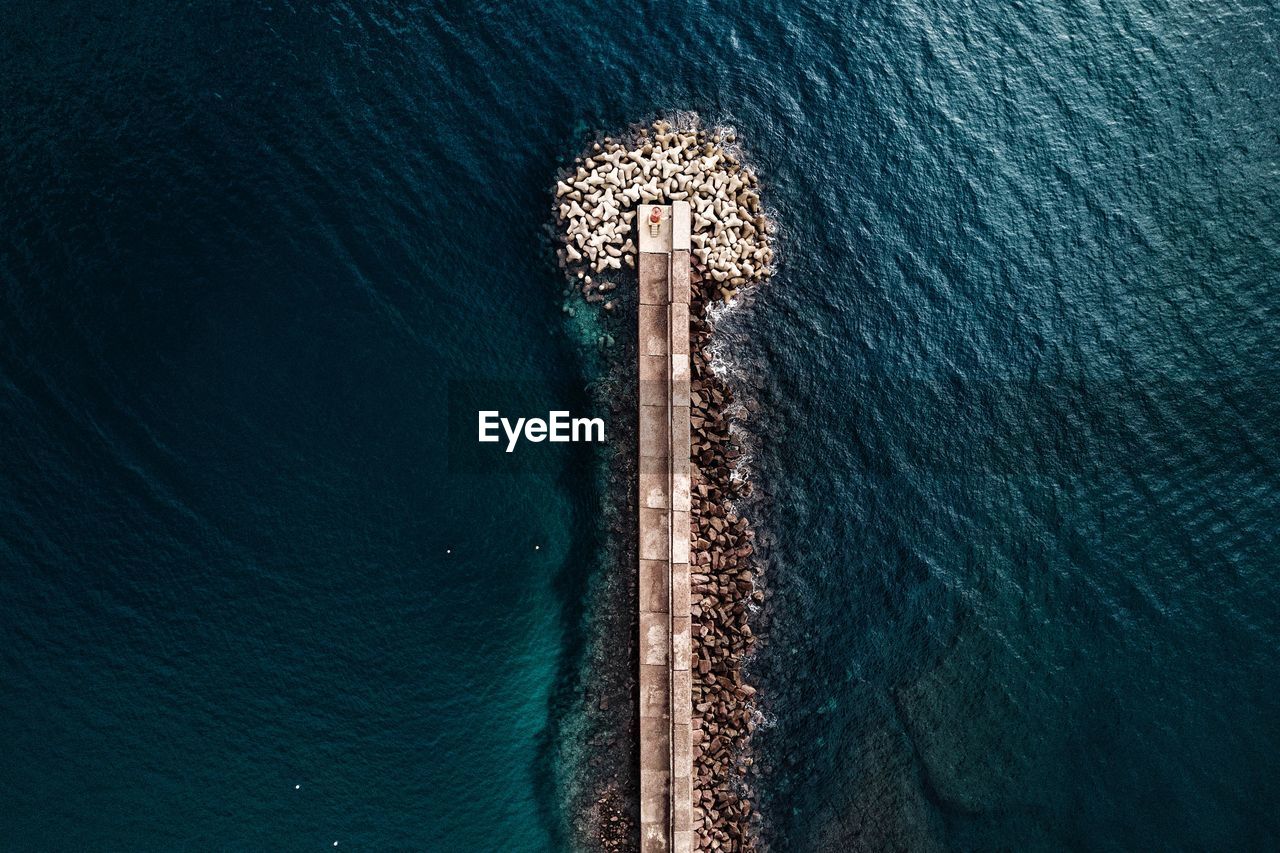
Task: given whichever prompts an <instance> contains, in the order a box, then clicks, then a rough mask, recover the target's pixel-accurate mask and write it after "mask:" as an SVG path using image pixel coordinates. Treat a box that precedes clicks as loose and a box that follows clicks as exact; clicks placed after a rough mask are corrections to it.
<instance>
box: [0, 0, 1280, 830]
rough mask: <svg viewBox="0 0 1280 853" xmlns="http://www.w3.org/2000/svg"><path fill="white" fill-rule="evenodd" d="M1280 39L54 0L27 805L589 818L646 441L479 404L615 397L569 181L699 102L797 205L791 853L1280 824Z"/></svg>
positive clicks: (478, 822) (28, 94)
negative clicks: (619, 520) (496, 452)
mask: <svg viewBox="0 0 1280 853" xmlns="http://www.w3.org/2000/svg"><path fill="white" fill-rule="evenodd" d="M1277 24H1280V9H1278V8H1277V6H1276V5H1275V4H1274V3H1266V2H1264V3H1242V2H1210V3H1202V4H1195V5H1186V4H1183V5H1177V4H1171V3H1167V2H1165V3H1161V2H1146V1H1145V0H1144V1H1143V2H1140V0H1123V2H1119V3H1110V4H1084V5H1075V6H1057V7H1054V6H1048V7H1046V6H1028V5H1026V4H985V5H984V4H967V5H966V4H960V5H956V4H945V3H933V2H917V3H905V4H902V3H899V4H868V3H863V4H839V3H799V4H781V3H760V4H753V5H752V6H751V8H750V9H749V10H746V9H744V8H742V7H741V6H739V5H731V4H721V3H694V4H685V5H682V6H649V5H641V6H628V7H613V8H606V7H603V6H599V5H591V4H563V3H541V4H532V3H514V4H484V3H482V4H459V3H446V4H438V5H435V6H432V7H419V6H411V7H395V6H389V5H383V4H375V5H368V6H354V5H348V4H342V3H320V4H314V5H310V6H295V5H292V4H243V5H239V6H237V7H235V8H228V7H226V6H225V4H205V5H201V4H197V5H194V6H188V7H184V8H183V9H181V10H177V9H174V8H173V7H172V6H171V5H168V4H153V5H151V6H147V5H145V4H144V5H142V6H129V7H118V8H110V7H102V6H94V7H87V6H84V7H77V6H75V5H70V6H61V7H57V8H35V7H31V6H20V7H17V8H14V9H11V10H9V14H7V15H6V17H5V20H4V22H3V24H0V32H2V33H3V40H4V44H5V46H6V50H5V51H4V52H3V53H0V57H2V58H0V68H2V69H3V79H4V80H5V81H6V86H5V93H4V95H3V96H2V97H3V99H4V100H3V102H4V104H5V110H4V112H3V115H4V119H3V121H0V152H2V153H0V157H3V168H0V187H2V188H3V191H2V195H0V197H2V198H3V199H4V203H3V205H0V233H3V234H4V235H5V237H4V239H3V240H0V295H2V297H3V298H2V299H0V330H2V333H0V450H3V459H4V460H5V464H4V466H3V467H2V468H0V474H2V480H0V483H2V486H0V488H2V489H3V495H4V500H3V503H0V507H2V510H0V555H2V559H3V565H4V567H5V570H6V571H5V579H6V591H5V595H4V596H3V597H2V598H0V626H2V630H3V642H0V649H2V650H3V651H2V652H0V721H2V722H0V735H2V736H3V741H4V743H5V744H6V747H7V749H6V761H5V762H4V768H3V770H0V814H3V815H4V820H3V821H0V847H3V848H5V849H12V850H42V851H43V850H80V849H95V850H142V849H154V850H208V849H216V850H263V849H271V850H295V849H296V850H307V849H318V848H320V847H325V848H331V846H332V843H333V841H335V840H338V841H340V843H341V848H340V849H357V850H359V849H368V850H375V849H376V850H398V849H406V850H407V849H429V850H467V851H472V850H491V849H495V850H496V849H502V850H526V849H527V850H559V849H566V848H567V847H568V846H570V843H571V836H572V833H571V830H570V827H571V824H572V819H573V815H572V814H571V813H570V812H569V809H568V805H567V803H568V800H569V798H570V794H571V791H572V789H573V788H574V785H575V784H576V782H575V780H582V779H589V778H590V777H591V773H592V772H593V766H594V765H595V764H598V763H599V760H600V759H599V757H598V755H593V754H592V750H593V749H595V748H596V747H593V746H590V745H588V744H587V742H586V740H585V737H586V736H585V735H584V732H585V731H586V730H587V729H589V727H590V719H591V717H592V714H593V713H594V712H593V709H594V708H596V704H595V702H594V697H591V698H590V699H588V698H585V697H586V694H587V690H588V689H589V685H586V684H584V683H582V682H581V681H579V679H578V674H579V672H580V671H581V666H582V664H583V661H584V660H585V659H586V658H585V657H584V656H585V655H587V654H588V652H589V650H591V649H597V650H598V649H604V650H606V651H607V650H608V649H610V648H615V647H616V649H617V656H618V657H619V658H623V657H625V655H626V654H628V652H627V651H626V647H625V639H624V638H623V637H620V636H618V635H617V633H616V632H617V630H618V629H617V627H616V623H615V622H613V621H609V620H606V619H604V618H602V613H601V612H599V610H600V608H605V607H607V600H608V595H607V594H606V593H605V592H602V590H605V591H607V590H608V589H609V588H610V585H611V583H616V581H617V578H616V577H611V576H610V573H611V572H616V570H615V569H612V568H611V567H610V565H609V563H608V562H607V561H606V560H604V559H603V558H602V556H601V555H602V554H603V553H604V551H603V545H604V543H605V542H606V541H607V537H608V536H609V522H608V516H607V515H602V514H603V513H606V510H607V508H608V506H609V505H610V501H611V500H612V498H611V497H610V494H609V491H608V485H607V478H606V476H604V475H602V471H604V472H606V473H607V471H608V470H609V467H610V459H611V457H610V450H608V449H606V450H600V449H598V448H587V447H570V448H568V449H567V450H564V449H560V450H558V452H554V453H553V452H552V451H551V449H550V448H549V447H547V446H543V448H542V451H543V453H542V454H541V455H538V456H536V457H529V459H528V460H525V461H522V462H521V463H520V464H519V465H517V466H516V468H515V469H514V470H511V469H508V468H502V467H500V466H492V467H486V465H485V464H483V463H477V462H476V460H475V459H473V458H471V457H467V458H458V445H457V440H458V436H457V431H456V430H454V432H453V435H452V436H451V435H450V424H451V415H455V416H456V413H452V412H451V411H450V400H451V399H453V400H455V401H456V400H458V399H462V398H465V399H471V397H472V396H475V395H483V394H485V393H488V392H487V391H486V390H485V389H488V388H491V387H493V386H491V385H490V384H489V383H494V382H496V383H499V384H501V386H502V387H503V388H507V389H508V390H509V389H511V388H516V389H518V395H517V396H518V397H519V398H520V399H523V400H526V401H529V403H528V404H529V405H530V406H532V407H535V408H540V407H543V406H544V404H551V403H555V404H557V405H567V406H570V407H572V408H575V409H588V408H590V407H591V405H592V404H591V402H590V401H591V399H592V397H591V395H590V392H589V388H590V387H591V386H593V384H594V383H598V382H600V381H602V379H603V378H604V377H605V371H606V367H605V366H604V363H603V362H602V361H600V360H599V359H598V357H597V351H596V349H595V345H594V340H595V336H596V335H597V333H598V332H599V331H600V329H598V328H597V327H595V326H593V325H592V324H591V323H590V322H587V321H585V319H584V317H583V316H582V315H579V316H577V317H574V318H570V319H568V320H566V316H565V315H564V314H563V313H562V312H561V307H562V295H561V287H562V282H561V281H560V279H559V274H558V272H557V271H556V270H555V268H554V265H553V263H552V258H551V255H550V252H549V250H548V248H547V245H546V243H545V239H544V235H545V228H546V227H547V225H548V223H549V218H550V209H549V196H548V188H549V187H550V184H551V180H552V178H553V176H554V172H555V169H556V167H557V166H558V165H559V164H561V163H562V162H564V161H565V159H566V158H569V157H571V156H572V155H573V154H574V153H575V152H576V151H577V150H578V148H579V146H580V145H581V144H582V143H583V142H584V141H585V140H586V139H587V138H588V136H589V134H591V133H594V132H597V131H610V130H615V129H618V128H621V127H624V126H625V125H626V124H627V123H629V122H631V121H635V120H638V119H643V118H645V117H648V116H652V115H654V114H655V113H657V112H659V111H663V110H671V109H691V110H696V111H697V112H698V113H699V114H700V115H702V116H703V118H704V120H706V121H708V122H711V123H715V122H724V123H731V124H733V125H735V126H736V127H737V129H738V131H739V135H740V137H741V138H742V139H743V140H744V141H746V143H747V145H748V147H749V151H750V155H751V158H752V160H753V162H754V164H755V166H756V168H757V171H758V172H759V174H760V175H761V177H762V179H763V182H764V184H765V186H764V195H765V197H766V199H767V202H768V204H769V205H770V206H771V208H772V209H773V211H774V213H775V216H776V218H777V220H778V222H779V224H780V228H781V230H780V234H779V237H778V243H779V249H780V255H781V257H782V259H783V262H782V265H781V267H780V269H779V272H778V275H777V276H776V278H775V279H774V281H773V283H772V284H771V285H770V286H769V288H768V289H766V290H765V291H763V292H761V293H760V294H758V295H757V298H756V300H755V304H754V306H753V307H752V308H751V309H750V310H747V311H744V312H741V313H739V314H737V315H735V317H734V318H733V319H732V320H731V321H728V322H727V324H726V325H725V327H724V331H725V334H726V337H727V339H728V340H729V341H730V342H731V343H732V351H733V353H734V357H735V359H736V362H737V364H738V365H739V369H740V371H741V372H740V374H739V377H738V380H737V381H738V382H739V384H740V387H741V388H742V389H743V391H744V392H746V393H748V395H749V396H752V397H754V398H755V399H756V401H757V402H758V404H759V415H758V416H757V417H756V418H755V419H754V420H753V422H752V427H751V428H752V432H753V433H754V435H755V442H756V451H755V453H754V457H753V465H754V467H755V476H756V482H757V484H758V485H759V490H760V492H761V494H762V495H763V496H764V497H765V500H764V501H763V502H762V503H761V504H760V505H758V506H756V507H755V508H754V509H753V512H754V513H755V514H756V516H757V517H758V519H759V526H760V528H761V531H762V536H764V537H766V538H770V539H772V546H771V548H770V549H769V550H768V558H769V561H770V570H769V572H768V579H769V585H770V586H769V589H770V598H769V602H768V606H767V608H766V611H765V613H763V614H761V615H760V617H759V620H760V624H762V625H764V626H765V627H766V628H767V643H766V644H765V646H764V649H763V651H762V652H761V655H760V657H759V658H758V659H757V660H756V661H755V662H754V663H753V665H752V666H753V672H754V674H755V677H756V679H757V682H758V684H759V685H760V688H761V695H762V697H763V701H764V709H765V711H766V713H767V714H768V716H769V718H770V720H771V721H772V722H771V723H770V725H769V726H767V727H766V728H765V729H763V730H762V732H761V733H760V734H759V736H758V739H757V743H758V747H759V750H760V758H761V762H760V763H761V765H762V772H761V774H760V776H759V777H758V780H757V786H758V787H759V788H760V790H761V793H762V798H763V806H764V808H765V810H766V812H767V814H768V815H769V819H770V823H769V826H768V828H767V833H768V836H767V837H768V839H769V841H770V842H771V844H772V847H773V849H777V850H839V849H850V848H861V849H879V848H884V847H897V848H905V849H943V848H947V849H1061V848H1064V847H1071V848H1088V849H1134V848H1144V849H1145V848H1160V849H1175V848H1180V849H1270V848H1273V847H1275V846H1277V844H1278V843H1280V824H1278V823H1277V821H1276V819H1275V817H1274V812H1275V809H1274V807H1273V805H1274V803H1275V802H1276V801H1277V797H1278V796H1280V778H1278V777H1277V774H1276V771H1275V769H1274V762H1273V761H1272V759H1271V756H1272V755H1273V754H1274V753H1275V751H1276V749H1277V747H1278V746H1280V729H1278V728H1277V724H1276V720H1277V719H1280V716H1278V715H1277V707H1276V702H1275V699H1274V696H1275V695H1276V693H1277V683H1276V673H1277V671H1280V668H1278V666H1277V664H1278V663H1280V660H1278V658H1280V612H1278V611H1277V605H1276V602H1277V601H1280V589H1277V584H1278V582H1277V578H1276V575H1275V566H1276V565H1277V563H1278V562H1280V560H1278V557H1280V548H1278V546H1277V542H1276V538H1275V531H1276V529H1277V527H1278V524H1277V522H1280V510H1278V507H1280V500H1278V498H1280V475H1278V472H1280V435H1278V434H1277V431H1276V424H1277V423H1278V422H1280V419H1278V418H1277V415H1280V411H1277V404H1276V402H1275V394H1274V388H1275V387H1276V382H1275V375H1274V365H1275V363H1276V355H1277V352H1276V340H1277V339H1278V335H1277V330H1278V329H1280V314H1278V311H1280V309H1278V308H1277V306H1280V292H1278V288H1277V282H1278V281H1280V245H1278V243H1277V236H1276V235H1277V234H1278V233H1280V229H1278V228H1277V224H1278V223H1277V216H1276V210H1277V203H1276V202H1277V190H1278V189H1280V178H1278V175H1277V172H1278V168H1280V167H1278V166H1277V164H1278V163H1280V156H1278V155H1280V137H1277V134H1276V128H1277V127H1280V121H1278V120H1280V103H1278V102H1277V99H1276V97H1275V94H1274V92H1275V90H1276V79H1277V76H1280V60H1278V59H1277V56H1278V54H1277V51H1276V49H1275V41H1274V38H1275V37H1274V32H1275V31H1276V29H1277ZM603 328H605V329H607V328H608V327H607V326H605V327H603ZM504 393H505V392H504ZM468 395H471V396H468ZM602 519H603V521H602ZM535 546H538V547H537V549H536V550H535ZM450 552H451V553H450ZM610 632H614V633H610ZM297 785H301V788H295V786H297Z"/></svg>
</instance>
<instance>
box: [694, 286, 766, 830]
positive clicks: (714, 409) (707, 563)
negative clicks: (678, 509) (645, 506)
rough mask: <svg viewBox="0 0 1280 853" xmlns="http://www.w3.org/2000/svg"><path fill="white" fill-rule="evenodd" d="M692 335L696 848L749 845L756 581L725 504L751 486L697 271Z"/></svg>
mask: <svg viewBox="0 0 1280 853" xmlns="http://www.w3.org/2000/svg"><path fill="white" fill-rule="evenodd" d="M692 279H693V289H694V295H693V300H692V302H691V303H690V309H691V310H690V312H689V315H690V327H689V338H690V341H689V343H690V347H689V352H690V353H691V376H692V399H691V402H692V408H691V409H690V418H691V419H692V427H693V431H692V448H691V451H690V452H691V453H692V456H693V468H692V494H691V497H692V509H693V512H692V514H691V516H690V524H691V527H692V529H691V530H690V542H691V548H690V561H691V563H692V565H691V566H690V572H691V574H690V576H689V582H690V592H691V593H692V596H691V604H690V609H691V610H692V616H693V620H692V625H693V649H692V651H693V659H692V660H693V772H694V780H693V796H694V809H695V811H694V829H695V830H696V832H697V835H698V842H699V848H700V849H703V850H723V851H748V850H753V849H754V848H755V846H754V843H753V833H752V828H753V827H754V825H755V823H756V820H757V818H756V815H755V813H754V812H753V811H752V802H751V798H750V790H751V787H750V785H749V784H748V779H749V777H750V775H751V767H752V763H753V759H752V756H751V733H752V732H753V731H754V730H755V727H756V718H755V712H754V710H753V708H752V706H751V697H752V696H754V695H755V688H753V687H752V686H751V685H750V684H748V683H747V682H746V681H745V680H744V679H743V677H742V662H743V658H745V657H746V656H747V655H748V654H749V653H750V652H751V649H752V646H753V645H754V644H755V636H754V635H753V634H752V633H751V626H750V625H749V624H748V616H749V615H750V612H751V608H752V606H753V605H756V604H760V603H761V602H763V601H764V592H763V591H761V590H759V589H757V588H756V579H757V578H756V572H755V569H754V563H753V560H752V557H753V555H754V554H755V531H753V530H752V529H751V525H750V524H749V523H748V522H747V519H745V518H743V517H741V516H739V515H737V514H735V513H734V512H733V510H731V509H729V506H730V505H731V504H732V502H733V501H734V500H735V499H737V498H741V497H745V496H746V495H747V494H749V493H750V489H751V484H750V482H748V481H747V480H744V479H738V478H735V477H734V476H733V471H734V467H735V465H736V463H737V462H738V460H739V459H740V458H741V456H742V450H741V449H740V448H739V447H737V446H736V445H735V444H734V441H733V436H732V434H731V432H730V429H729V421H730V415H729V413H730V411H731V406H732V405H733V392H732V391H731V389H730V388H729V386H728V385H726V384H725V382H724V381H723V380H722V379H721V378H720V377H718V376H717V375H716V374H715V372H714V371H713V370H712V369H711V356H710V353H709V350H708V347H709V346H710V344H711V338H712V335H713V332H714V329H713V328H712V324H711V319H710V317H709V315H708V313H707V310H706V307H707V305H708V304H710V303H711V302H713V301H715V300H716V299H720V298H722V297H721V295H720V292H719V287H717V286H716V285H715V283H714V281H713V280H704V279H702V277H701V276H700V275H699V274H698V272H697V271H696V270H695V272H694V274H693V276H692Z"/></svg>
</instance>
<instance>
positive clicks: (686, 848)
mask: <svg viewBox="0 0 1280 853" xmlns="http://www.w3.org/2000/svg"><path fill="white" fill-rule="evenodd" d="M636 221H637V225H638V231H639V238H640V239H639V248H640V251H639V253H638V263H637V266H638V268H639V274H640V306H639V331H640V337H639V361H640V364H639V370H640V430H639V433H640V496H639V498H640V499H639V502H638V503H639V507H640V549H639V551H640V566H639V572H640V850H641V851H642V853H659V851H674V853H691V851H692V849H693V813H692V812H693V794H692V775H693V745H692V738H691V729H690V717H691V715H692V710H693V708H692V704H693V702H692V681H691V678H692V674H691V672H690V616H689V511H690V500H689V486H690V476H689V466H690V462H689V270H690V267H689V242H690V241H689V235H690V209H689V204H688V202H683V201H677V202H675V203H673V204H671V205H669V206H667V205H649V204H642V205H640V206H639V208H638V211H637V217H636Z"/></svg>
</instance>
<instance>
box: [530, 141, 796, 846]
mask: <svg viewBox="0 0 1280 853" xmlns="http://www.w3.org/2000/svg"><path fill="white" fill-rule="evenodd" d="M735 142H736V139H735V137H734V134H733V132H732V131H723V130H704V129H702V128H700V127H698V126H696V124H691V125H689V126H686V127H683V128H680V129H676V128H673V127H672V126H671V125H670V124H669V123H667V122H663V121H659V122H655V123H654V124H653V125H652V126H648V127H642V128H638V129H636V130H635V131H634V132H633V133H631V134H629V135H628V137H627V138H625V139H622V140H614V139H611V138H605V139H603V140H601V141H600V142H597V143H595V144H593V145H592V146H591V150H590V151H589V152H587V153H585V154H584V155H583V156H581V157H579V158H577V160H575V162H574V164H573V166H572V167H570V168H569V169H566V170H565V171H564V172H563V173H562V174H561V176H560V179H559V180H558V181H557V182H556V193H555V195H556V201H555V205H556V213H557V222H558V224H559V233H560V242H559V245H558V248H557V253H558V255H559V258H560V263H561V266H562V267H563V268H564V269H565V270H566V272H567V274H568V275H570V276H571V277H572V278H576V280H577V286H578V287H579V288H580V289H581V292H582V295H583V296H584V297H585V298H586V300H587V301H588V302H595V303H602V304H603V307H604V308H605V309H606V310H608V311H612V310H613V309H614V307H615V304H616V302H617V299H616V296H615V295H614V293H613V292H614V291H615V290H617V289H618V288H620V287H623V288H625V287H627V286H631V287H632V288H634V286H635V278H634V274H633V273H631V272H630V270H631V269H633V268H634V267H635V264H636V251H637V247H636V238H635V217H636V208H637V206H638V205H639V204H643V203H653V204H669V203H671V202H672V201H678V200H687V201H688V202H689V204H690V207H691V213H692V223H691V224H692V234H691V241H692V246H693V248H692V251H691V255H692V259H691V263H692V266H693V274H692V276H691V279H692V282H693V284H692V288H693V293H692V294H691V295H690V296H691V299H690V309H691V310H690V344H691V346H690V352H691V371H692V392H693V393H692V404H693V405H692V409H691V420H692V449H691V455H692V460H691V462H692V484H693V490H692V504H693V506H692V513H691V525H692V529H691V531H690V532H691V543H692V548H691V556H690V559H691V562H692V566H691V572H692V575H691V592H692V598H691V610H692V612H691V616H692V624H693V668H694V671H693V774H694V779H693V800H694V802H693V806H694V830H695V832H696V833H697V840H698V849H700V850H719V851H734V852H735V853H736V851H751V850H754V849H755V842H754V837H755V833H754V829H755V826H756V824H757V822H758V816H757V815H756V813H755V812H754V811H753V805H752V800H751V787H750V784H749V779H750V778H751V777H752V773H751V769H752V762H753V759H752V755H751V733H752V731H753V730H754V728H755V725H756V715H755V711H754V709H753V705H752V697H753V696H754V694H755V690H754V688H752V686H751V685H750V684H748V683H747V682H746V681H745V679H744V678H743V675H742V663H743V660H744V658H745V657H746V656H747V655H748V654H749V653H750V651H751V649H752V646H753V644H754V643H755V638H754V636H753V634H752V632H751V627H750V625H749V624H748V620H749V617H750V614H751V612H752V608H753V605H755V604H758V603H760V602H761V601H762V600H763V597H764V596H763V593H762V592H761V591H760V590H759V589H757V574H756V570H755V568H754V566H755V563H754V559H753V558H754V539H755V534H754V532H753V531H752V530H751V527H750V525H749V524H748V522H747V520H746V519H745V518H742V517H740V516H738V515H737V514H736V513H735V512H734V510H733V508H732V506H733V502H734V500H735V499H736V498H738V497H742V496H744V495H745V494H746V493H747V492H748V491H749V489H750V484H749V483H748V482H747V481H746V480H745V479H742V478H740V477H737V476H735V469H736V467H737V464H738V462H739V460H740V458H741V455H742V451H741V449H740V448H738V447H737V446H736V445H735V443H734V441H733V436H732V434H731V431H730V427H729V425H730V420H731V415H732V412H733V408H732V405H733V393H732V391H731V390H730V388H729V387H728V385H727V384H726V383H725V382H724V381H723V379H722V378H721V377H719V376H717V375H716V373H715V371H714V370H713V369H712V365H711V355H710V352H709V349H708V347H709V346H710V343H711V340H712V335H713V333H714V329H713V328H712V318H711V315H710V312H709V310H708V309H709V308H710V307H711V306H712V305H713V304H715V303H717V302H728V301H731V300H733V299H734V297H735V296H736V295H737V292H738V290H739V289H741V288H743V287H747V286H750V285H751V284H754V283H759V282H761V281H763V280H764V279H766V278H767V277H768V276H769V275H770V274H771V272H772V269H771V265H772V262H773V250H772V248H770V246H769V232H770V230H771V225H770V222H769V220H768V218H767V217H766V215H765V211H764V208H763V206H762V204H761V202H760V197H759V194H758V191H757V190H758V181H757V178H756V175H755V174H754V173H753V172H752V171H751V169H750V168H748V167H747V166H746V165H744V164H743V163H742V161H741V159H740V158H739V156H738V155H737V154H736V153H735V151H734V148H733V146H734V144H735ZM615 809H616V805H611V798H610V797H609V795H608V792H602V796H601V797H600V798H599V800H598V801H597V803H596V811H597V812H598V815H597V818H596V825H597V826H598V827H599V828H600V829H599V831H598V833H597V838H596V839H595V840H596V843H597V845H598V846H599V847H601V848H603V849H610V850H613V849H619V848H620V846H621V845H620V843H619V841H620V839H619V830H621V829H622V826H623V825H627V828H628V829H630V826H629V824H630V821H629V820H627V819H626V817H625V816H623V815H621V814H618V813H617V812H616V811H614V810H615ZM609 811H612V812H613V813H612V814H607V815H606V812H609ZM601 824H604V825H603V826H601Z"/></svg>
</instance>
